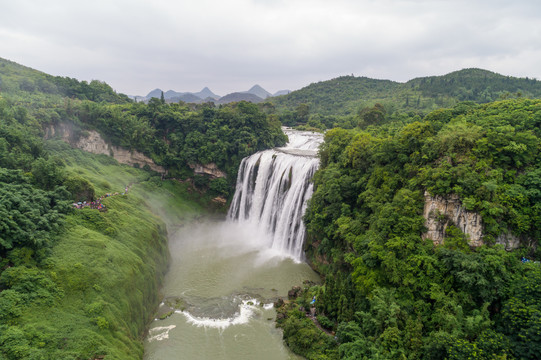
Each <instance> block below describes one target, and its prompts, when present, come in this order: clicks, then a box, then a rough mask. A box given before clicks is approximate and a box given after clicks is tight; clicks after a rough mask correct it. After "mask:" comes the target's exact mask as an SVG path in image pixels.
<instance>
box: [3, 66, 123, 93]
mask: <svg viewBox="0 0 541 360" xmlns="http://www.w3.org/2000/svg"><path fill="white" fill-rule="evenodd" d="M0 94H3V95H6V94H7V95H9V96H11V97H28V96H32V95H38V96H43V95H46V96H47V95H48V96H61V97H69V98H74V99H80V100H92V101H98V102H101V101H106V102H114V103H126V102H130V101H131V100H130V99H129V98H128V97H127V96H126V95H124V94H117V93H116V92H115V91H114V90H113V89H112V88H111V87H110V86H109V85H107V84H106V83H105V82H102V81H99V80H92V81H90V83H89V82H87V81H79V80H77V79H73V78H69V77H61V76H52V75H49V74H46V73H43V72H41V71H38V70H34V69H31V68H29V67H26V66H23V65H19V64H17V63H15V62H13V61H9V60H6V59H3V58H0Z"/></svg>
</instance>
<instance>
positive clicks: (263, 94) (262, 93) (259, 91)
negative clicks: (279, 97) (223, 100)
mask: <svg viewBox="0 0 541 360" xmlns="http://www.w3.org/2000/svg"><path fill="white" fill-rule="evenodd" d="M244 92H245V93H248V94H254V95H256V96H258V97H260V98H261V99H266V98H268V97H271V96H272V94H271V93H270V92H268V91H267V90H265V89H263V88H262V87H261V86H259V85H254V86H252V87H251V88H250V90H248V91H244Z"/></svg>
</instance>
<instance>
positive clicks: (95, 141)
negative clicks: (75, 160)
mask: <svg viewBox="0 0 541 360" xmlns="http://www.w3.org/2000/svg"><path fill="white" fill-rule="evenodd" d="M53 137H58V138H61V139H62V140H64V141H65V142H67V143H69V144H70V145H71V146H73V147H74V148H77V149H81V150H83V151H87V152H90V153H93V154H105V155H109V156H112V157H113V158H115V160H116V161H118V162H119V163H121V164H128V165H131V166H139V167H141V168H142V167H144V166H145V165H148V166H149V167H150V169H152V170H153V171H156V172H159V173H162V174H164V173H166V172H167V171H166V170H165V168H163V167H162V166H160V165H156V163H154V161H153V160H152V159H151V158H149V157H148V156H146V155H144V154H143V153H141V152H139V151H137V150H128V149H125V148H122V147H120V146H115V145H111V144H109V143H107V142H106V141H105V140H104V139H103V138H102V137H101V135H100V134H99V133H98V132H97V131H94V130H89V131H84V132H82V133H81V134H80V136H76V134H75V131H74V129H73V126H71V125H70V124H66V123H62V124H57V125H51V126H49V127H47V128H46V129H45V138H46V139H50V138H53Z"/></svg>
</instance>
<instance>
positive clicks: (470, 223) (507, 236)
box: [423, 191, 528, 250]
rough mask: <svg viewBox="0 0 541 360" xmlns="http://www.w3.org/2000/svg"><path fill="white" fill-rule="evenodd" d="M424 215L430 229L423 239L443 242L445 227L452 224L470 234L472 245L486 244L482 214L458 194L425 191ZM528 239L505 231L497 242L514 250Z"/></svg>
mask: <svg viewBox="0 0 541 360" xmlns="http://www.w3.org/2000/svg"><path fill="white" fill-rule="evenodd" d="M423 215H424V217H425V220H426V221H425V226H426V228H427V229H428V230H427V232H426V233H425V234H423V239H431V240H432V241H434V244H436V245H440V244H443V242H444V241H445V229H447V227H448V226H449V225H451V224H452V225H455V226H456V227H458V228H459V229H460V230H462V232H463V233H464V234H467V235H468V236H469V244H470V246H472V247H477V246H481V245H483V244H484V242H483V236H484V234H483V219H482V218H481V215H480V214H478V213H476V212H473V211H468V210H466V209H465V208H464V207H463V206H462V202H461V201H460V199H459V197H458V196H457V195H451V196H449V197H448V198H443V197H441V196H432V195H430V194H429V193H428V192H426V191H425V207H424V212H423ZM527 240H528V239H522V238H520V237H518V236H515V235H513V234H511V233H503V234H500V235H499V236H498V237H497V238H496V243H497V244H501V245H503V246H504V247H505V249H506V250H513V249H516V248H518V247H519V246H520V245H521V243H524V242H527Z"/></svg>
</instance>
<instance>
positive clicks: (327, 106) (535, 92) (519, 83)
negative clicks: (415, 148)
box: [271, 69, 541, 115]
mask: <svg viewBox="0 0 541 360" xmlns="http://www.w3.org/2000/svg"><path fill="white" fill-rule="evenodd" d="M515 97H525V98H539V97H541V82H540V81H537V80H535V79H528V78H515V77H510V76H503V75H500V74H496V73H494V72H490V71H487V70H482V69H464V70H460V71H455V72H452V73H449V74H447V75H443V76H428V77H422V78H416V79H413V80H410V81H408V82H406V83H398V82H393V81H389V80H375V79H369V78H366V77H354V76H342V77H339V78H336V79H332V80H328V81H321V82H318V83H315V84H311V85H309V86H306V87H304V88H302V89H300V90H297V91H293V92H291V93H290V94H288V95H283V96H279V97H276V98H273V99H271V101H272V103H273V104H274V105H275V106H276V109H277V110H278V112H279V113H287V112H288V111H290V112H294V111H295V110H296V109H297V108H298V106H299V105H301V104H307V105H308V107H309V112H310V114H320V115H356V114H358V113H359V112H360V110H362V109H363V108H364V107H368V106H373V105H374V104H376V103H381V104H383V105H384V106H385V107H386V108H387V109H388V111H391V112H393V111H396V110H400V111H417V112H419V111H420V112H423V113H426V112H428V111H431V110H434V109H436V108H439V107H450V106H454V105H455V104H457V103H459V102H462V101H473V102H476V103H487V102H490V101H495V100H502V99H506V98H515Z"/></svg>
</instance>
